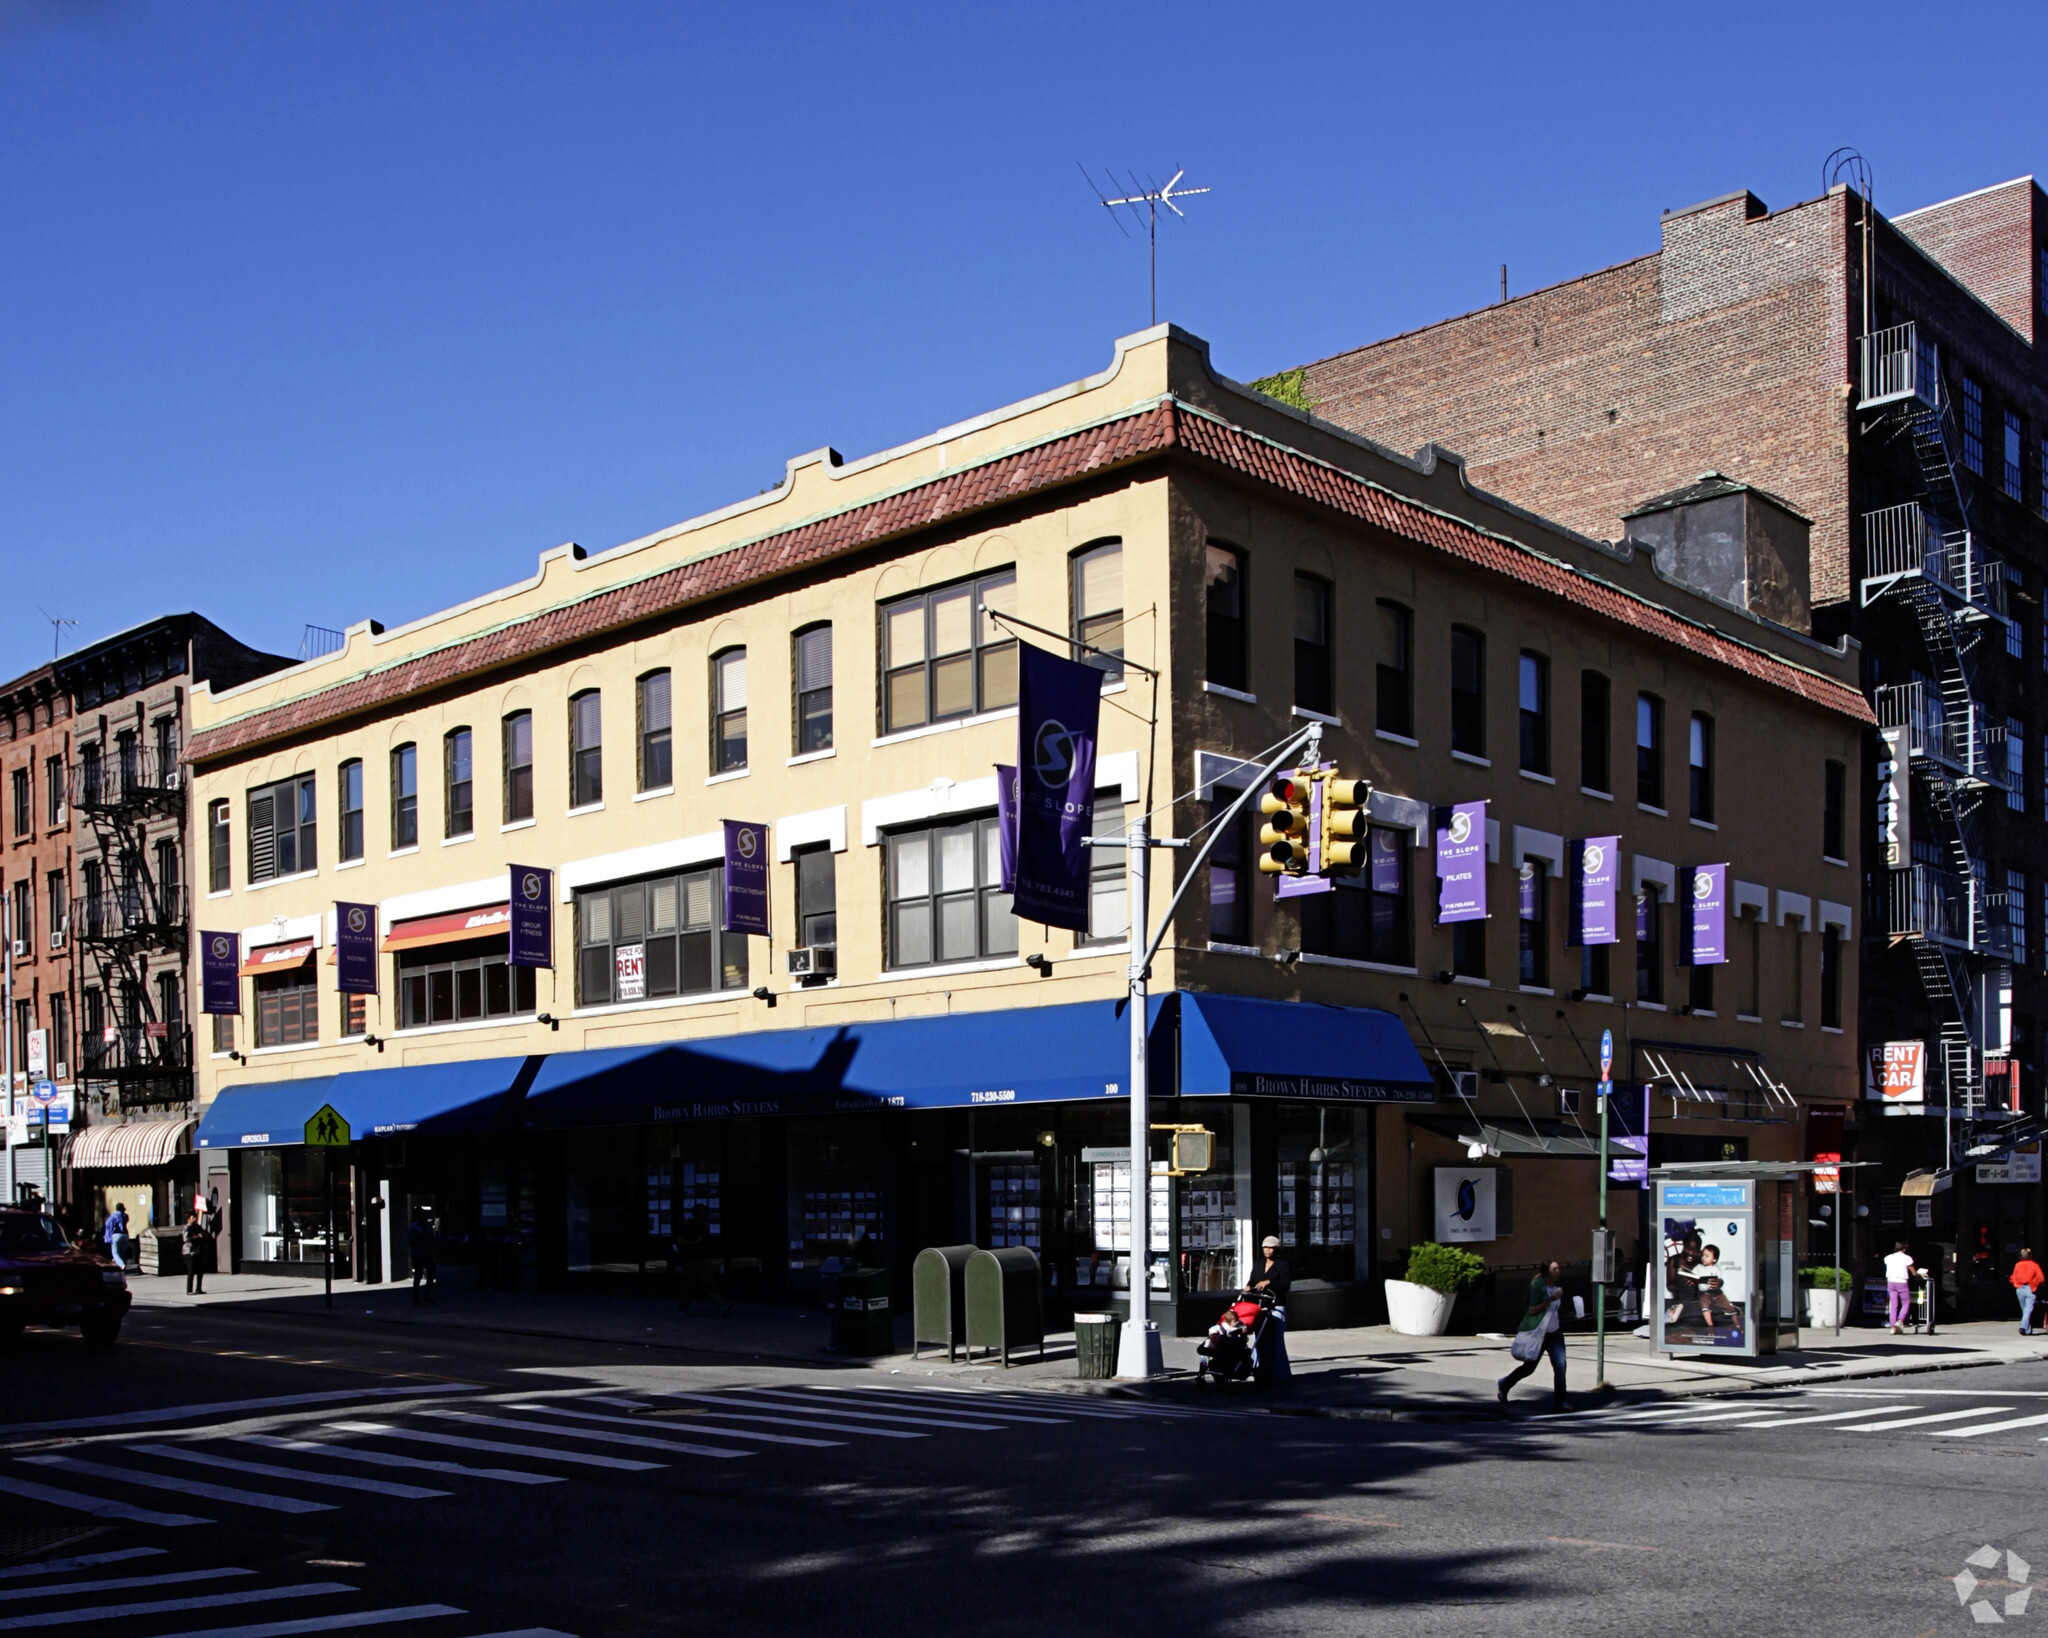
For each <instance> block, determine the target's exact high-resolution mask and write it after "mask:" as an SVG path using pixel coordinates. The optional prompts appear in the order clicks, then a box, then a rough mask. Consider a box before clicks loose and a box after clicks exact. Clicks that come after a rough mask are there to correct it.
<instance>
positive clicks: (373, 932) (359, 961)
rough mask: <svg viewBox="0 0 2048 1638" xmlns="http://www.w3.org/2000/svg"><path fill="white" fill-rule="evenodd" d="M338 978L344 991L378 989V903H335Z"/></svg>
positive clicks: (369, 992) (337, 984)
mask: <svg viewBox="0 0 2048 1638" xmlns="http://www.w3.org/2000/svg"><path fill="white" fill-rule="evenodd" d="M334 975H335V978H334V982H335V988H336V989H338V990H340V991H341V993H342V994H343V995H375V994H376V993H377V907H376V906H375V905H374V904H342V903H340V902H337V903H336V904H335V906H334Z"/></svg>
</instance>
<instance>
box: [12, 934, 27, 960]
mask: <svg viewBox="0 0 2048 1638" xmlns="http://www.w3.org/2000/svg"><path fill="white" fill-rule="evenodd" d="M14 953H15V954H16V955H18V956H25V955H27V954H28V940H27V939H25V938H18V939H16V940H15V941H14Z"/></svg>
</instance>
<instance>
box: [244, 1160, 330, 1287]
mask: <svg viewBox="0 0 2048 1638" xmlns="http://www.w3.org/2000/svg"><path fill="white" fill-rule="evenodd" d="M236 1159H238V1160H239V1161H240V1162H241V1167H242V1180H241V1183H240V1185H239V1187H237V1188H236V1189H235V1191H234V1194H235V1198H236V1200H237V1201H238V1202H239V1215H240V1218H241V1225H240V1226H241V1233H240V1235H239V1236H238V1237H237V1243H236V1250H237V1252H238V1253H239V1255H240V1258H241V1261H242V1262H243V1264H245V1265H247V1264H250V1263H266V1264H282V1263H289V1264H296V1265H298V1266H297V1269H296V1270H295V1271H296V1272H299V1273H306V1274H316V1273H319V1272H320V1271H321V1270H322V1269H323V1268H324V1267H325V1266H326V1261H327V1174H328V1168H329V1167H330V1166H332V1168H333V1170H334V1230H335V1234H334V1268H335V1273H336V1275H337V1277H340V1278H344V1279H346V1278H350V1277H352V1270H353V1266H354V1265H353V1252H354V1248H353V1245H352V1243H351V1239H350V1234H349V1225H350V1224H351V1223H353V1222H354V1221H355V1207H354V1196H353V1192H352V1190H353V1180H352V1178H351V1176H350V1173H349V1166H348V1162H347V1160H346V1159H345V1158H334V1157H330V1156H329V1154H328V1151H326V1150H325V1149H305V1148H289V1149H244V1150H240V1151H238V1152H237V1155H236Z"/></svg>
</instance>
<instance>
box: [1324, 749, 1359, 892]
mask: <svg viewBox="0 0 2048 1638" xmlns="http://www.w3.org/2000/svg"><path fill="white" fill-rule="evenodd" d="M1321 785H1322V796H1323V824H1322V831H1323V835H1322V842H1323V849H1322V853H1323V857H1322V874H1323V875H1325V876H1356V875H1357V874H1358V873H1359V872H1360V871H1362V870H1363V869H1364V868H1365V845H1366V840H1367V838H1366V821H1365V804H1366V802H1367V800H1368V799H1369V798H1370V797H1371V795H1372V786H1371V784H1370V783H1369V782H1367V781H1366V780H1363V779H1339V778H1337V777H1336V776H1335V775H1334V774H1331V775H1328V776H1326V777H1325V778H1324V779H1323V780H1322V781H1321Z"/></svg>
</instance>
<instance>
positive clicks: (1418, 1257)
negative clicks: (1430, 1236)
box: [1407, 1240, 1486, 1297]
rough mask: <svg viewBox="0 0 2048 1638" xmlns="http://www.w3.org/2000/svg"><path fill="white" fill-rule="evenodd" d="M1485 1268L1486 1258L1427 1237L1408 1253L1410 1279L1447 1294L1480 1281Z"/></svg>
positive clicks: (1456, 1292) (1452, 1295)
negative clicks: (1426, 1239) (1440, 1243)
mask: <svg viewBox="0 0 2048 1638" xmlns="http://www.w3.org/2000/svg"><path fill="white" fill-rule="evenodd" d="M1485 1272H1486V1261H1485V1259H1484V1258H1481V1257H1477V1256H1474V1255H1473V1254H1472V1253H1471V1252H1469V1251H1465V1250H1461V1249H1460V1248H1459V1247H1457V1246H1444V1245H1438V1244H1437V1243H1436V1242H1435V1241H1434V1240H1428V1241H1425V1242H1423V1244H1421V1245H1419V1246H1416V1247H1415V1248H1413V1249H1412V1250H1411V1251H1410V1252H1409V1253H1408V1276H1407V1277H1408V1283H1409V1284H1410V1285H1420V1286H1427V1287H1428V1288H1429V1289H1430V1290H1431V1291H1441V1292H1442V1293H1443V1294H1444V1295H1445V1296H1447V1297H1454V1296H1456V1295H1457V1294H1458V1293H1459V1292H1460V1291H1463V1290H1464V1289H1465V1288H1466V1287H1467V1286H1472V1285H1477V1284H1478V1283H1479V1280H1480V1277H1481V1276H1482V1275H1484V1274H1485Z"/></svg>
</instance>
